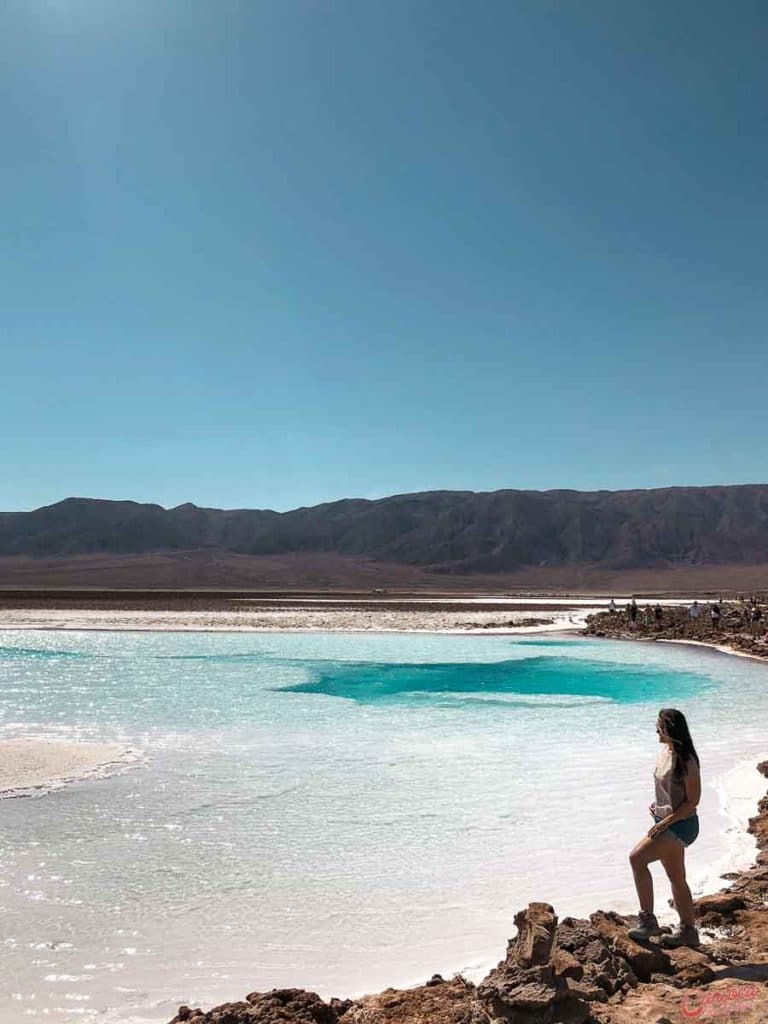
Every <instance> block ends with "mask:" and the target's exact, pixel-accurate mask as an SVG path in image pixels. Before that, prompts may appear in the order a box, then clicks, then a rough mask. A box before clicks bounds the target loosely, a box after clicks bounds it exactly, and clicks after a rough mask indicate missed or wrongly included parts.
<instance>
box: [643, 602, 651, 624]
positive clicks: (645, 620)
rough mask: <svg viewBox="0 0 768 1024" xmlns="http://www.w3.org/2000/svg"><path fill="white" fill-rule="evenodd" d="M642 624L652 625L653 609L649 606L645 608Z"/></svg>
mask: <svg viewBox="0 0 768 1024" xmlns="http://www.w3.org/2000/svg"><path fill="white" fill-rule="evenodd" d="M643 623H644V625H646V626H651V625H653V608H651V606H650V605H649V604H647V605H646V606H645V611H644V612H643Z"/></svg>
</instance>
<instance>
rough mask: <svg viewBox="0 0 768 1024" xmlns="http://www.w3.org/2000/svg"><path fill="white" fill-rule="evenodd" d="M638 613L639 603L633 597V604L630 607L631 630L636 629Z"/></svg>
mask: <svg viewBox="0 0 768 1024" xmlns="http://www.w3.org/2000/svg"><path fill="white" fill-rule="evenodd" d="M637 611H638V609H637V601H635V599H634V597H633V598H632V603H631V604H630V605H629V628H630V629H634V628H635V623H636V622H637Z"/></svg>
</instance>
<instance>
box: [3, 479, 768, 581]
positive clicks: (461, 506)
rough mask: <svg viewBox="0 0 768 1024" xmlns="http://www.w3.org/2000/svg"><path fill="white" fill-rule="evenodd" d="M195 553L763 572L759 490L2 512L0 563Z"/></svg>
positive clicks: (453, 568) (71, 502) (108, 504)
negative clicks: (280, 507)
mask: <svg viewBox="0 0 768 1024" xmlns="http://www.w3.org/2000/svg"><path fill="white" fill-rule="evenodd" d="M196 550H208V551H221V552H230V553H233V554H237V555H250V556H278V555H288V554H291V555H302V554H306V555H309V554H332V555H337V556H340V557H343V558H347V559H357V560H362V561H375V562H378V563H392V564H396V565H406V566H413V567H419V568H420V569H424V570H427V571H428V572H430V573H436V574H459V575H468V576H471V575H477V574H481V575H494V574H497V573H508V572H514V571H516V570H518V569H520V568H522V567H556V566H568V565H577V564H578V565H594V566H602V567H606V568H611V569H636V568H660V569H661V568H669V567H679V566H701V565H718V564H723V565H756V564H765V563H768V484H733V485H727V484H720V485H713V486H707V487H668V488H653V489H648V490H643V489H639V488H636V489H632V490H623V491H607V490H601V491H577V490H573V489H564V488H562V489H551V490H548V491H533V490H517V489H511V488H505V489H501V490H496V491H448V490H440V491H416V492H409V493H403V494H396V495H390V496H388V497H385V498H373V499H372V498H343V499H340V500H338V501H333V502H324V503H322V504H320V505H315V506H302V507H300V508H296V509H291V510H289V511H286V512H276V511H274V510H271V509H217V508H211V507H206V506H198V505H195V504H194V503H192V502H184V503H182V504H181V505H177V506H175V507H173V508H164V507H163V506H161V505H159V504H156V503H149V502H147V503H145V502H136V501H131V500H111V499H101V498H84V497H69V498H65V499H63V500H62V501H59V502H55V503H54V504H51V505H45V506H41V507H40V508H38V509H34V510H31V511H28V512H3V513H0V556H2V557H13V556H27V557H33V558H50V557H73V556H83V555H94V554H102V555H120V556H125V555H140V554H147V553H163V552H169V553H171V552H181V551H196Z"/></svg>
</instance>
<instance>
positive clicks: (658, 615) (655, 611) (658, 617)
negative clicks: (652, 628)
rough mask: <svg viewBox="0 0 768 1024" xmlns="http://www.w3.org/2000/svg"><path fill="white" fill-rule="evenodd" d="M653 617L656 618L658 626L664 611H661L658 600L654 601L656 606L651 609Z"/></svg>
mask: <svg viewBox="0 0 768 1024" xmlns="http://www.w3.org/2000/svg"><path fill="white" fill-rule="evenodd" d="M653 617H654V619H655V620H656V625H657V626H660V625H661V620H662V619H663V618H664V612H663V611H662V608H661V605H660V604H659V602H658V601H657V602H656V606H655V608H654V609H653Z"/></svg>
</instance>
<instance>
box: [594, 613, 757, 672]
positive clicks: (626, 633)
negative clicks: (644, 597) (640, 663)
mask: <svg viewBox="0 0 768 1024" xmlns="http://www.w3.org/2000/svg"><path fill="white" fill-rule="evenodd" d="M647 607H648V606H647V605H646V603H645V602H642V603H641V604H640V606H639V610H638V615H637V619H636V620H635V622H634V623H632V622H631V621H630V619H629V616H628V615H627V612H626V610H624V609H622V610H621V611H618V612H616V613H614V614H611V613H610V612H597V613H596V614H594V615H589V616H587V622H586V626H585V628H584V629H583V630H582V633H583V635H584V636H597V637H608V638H610V639H612V640H691V641H695V642H696V643H704V644H709V645H710V646H713V647H727V648H728V649H729V650H732V651H737V652H739V653H740V654H749V655H751V656H753V657H758V658H768V643H766V642H765V640H764V639H763V637H764V636H765V634H766V630H768V605H766V604H765V603H763V604H762V606H761V608H762V612H763V618H762V620H761V621H760V625H759V628H757V629H755V630H754V632H753V629H752V626H751V624H750V623H749V622H748V620H747V618H746V616H745V613H744V609H743V607H742V606H740V605H739V604H737V603H735V602H726V603H724V604H723V605H722V609H723V611H722V615H721V618H720V621H719V622H718V623H714V622H713V621H712V617H711V613H710V610H709V608H708V607H706V606H702V609H701V612H700V613H699V615H698V617H697V618H696V619H691V617H690V616H689V614H688V609H687V608H674V607H666V608H663V609H662V612H661V618H660V619H659V620H658V621H657V620H656V619H655V617H653V615H652V614H647V613H646V609H647Z"/></svg>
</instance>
